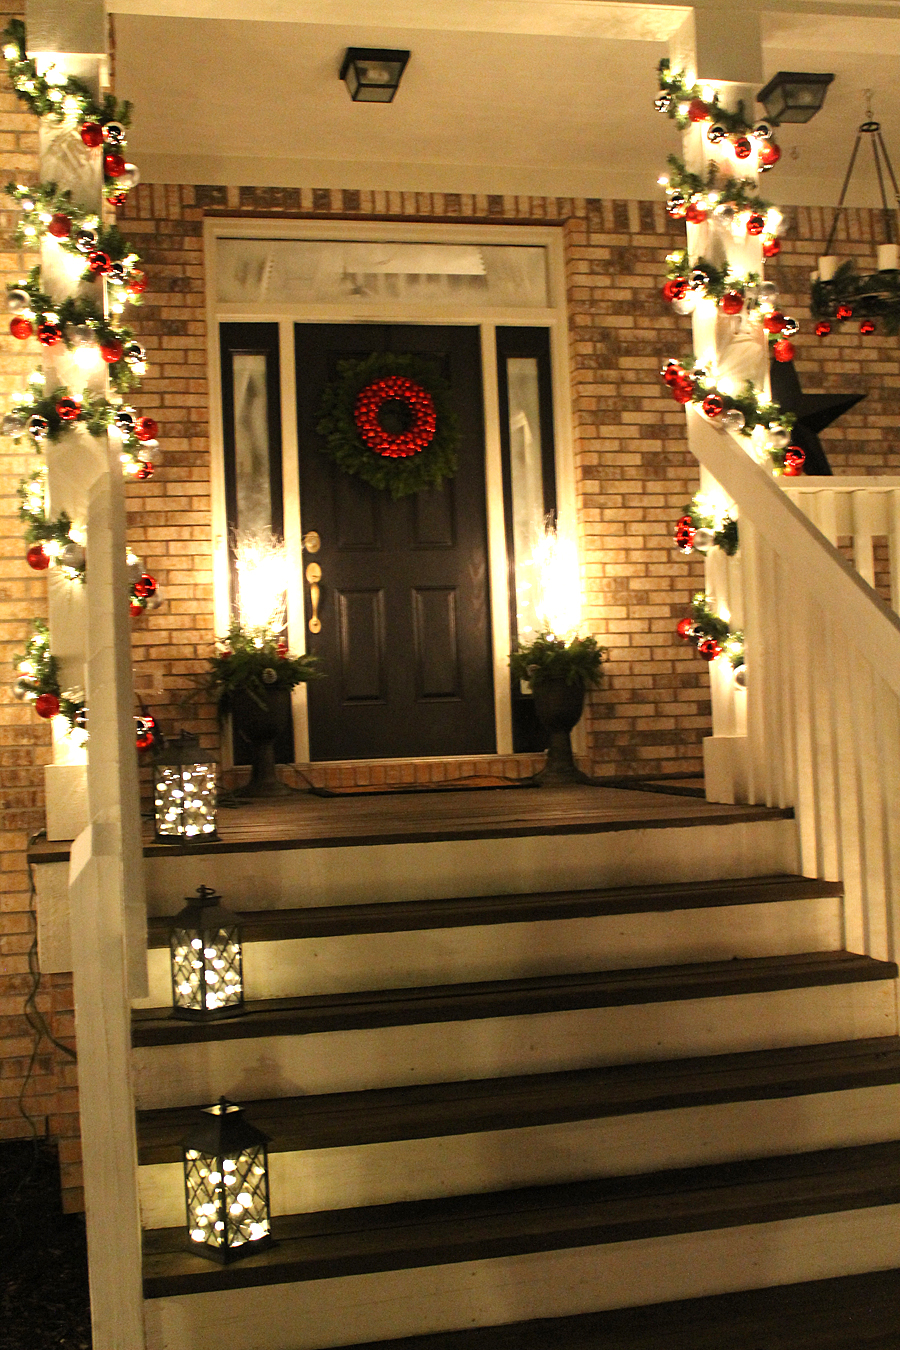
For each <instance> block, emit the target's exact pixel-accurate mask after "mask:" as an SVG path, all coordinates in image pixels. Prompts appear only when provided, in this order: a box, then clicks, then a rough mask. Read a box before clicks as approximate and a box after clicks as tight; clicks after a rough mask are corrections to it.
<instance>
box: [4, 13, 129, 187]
mask: <svg viewBox="0 0 900 1350" xmlns="http://www.w3.org/2000/svg"><path fill="white" fill-rule="evenodd" d="M2 41H3V55H4V57H5V58H6V65H7V69H8V71H9V78H10V80H11V81H12V85H13V88H14V89H15V91H16V94H17V96H18V98H19V99H21V101H22V102H23V103H25V104H26V105H27V106H28V108H29V109H30V110H31V111H32V112H33V113H34V114H35V116H37V117H48V118H50V120H51V121H53V122H56V123H57V124H60V123H62V122H64V121H66V120H67V119H72V120H73V121H76V122H78V124H79V131H80V135H81V139H82V141H83V142H84V144H85V145H86V146H88V147H89V148H90V149H96V148H98V147H100V146H105V147H106V148H105V151H104V155H103V174H104V178H105V180H106V196H107V200H108V201H110V202H111V203H112V204H113V205H114V206H121V205H122V204H123V203H124V201H125V198H126V196H127V194H128V192H129V191H130V189H131V188H133V187H134V186H135V185H136V184H137V182H138V180H139V175H138V172H137V169H136V168H135V166H134V165H133V164H127V163H126V162H125V159H124V158H123V156H122V154H121V153H120V151H121V150H122V148H123V147H124V145H125V132H126V129H127V127H128V125H129V123H130V121H131V104H130V103H119V102H117V101H116V99H115V98H114V96H113V95H112V94H106V95H105V96H104V98H103V100H102V101H101V102H100V103H98V102H96V100H95V99H94V96H93V94H92V93H91V91H90V89H89V88H88V87H87V85H86V84H84V83H83V82H82V81H81V80H79V79H76V78H75V77H74V76H72V75H70V76H67V77H66V78H65V79H63V80H61V81H59V82H57V81H55V80H53V79H49V78H48V75H39V74H38V71H37V66H36V64H35V62H34V61H33V60H32V59H31V57H29V56H28V54H27V50H26V41H25V25H24V23H23V22H22V20H21V19H12V20H11V21H10V23H9V24H8V25H7V27H6V28H5V29H4V31H3V35H2ZM52 70H53V68H52V67H51V68H50V71H49V72H48V74H52Z"/></svg>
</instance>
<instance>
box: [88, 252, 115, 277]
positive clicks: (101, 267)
mask: <svg viewBox="0 0 900 1350" xmlns="http://www.w3.org/2000/svg"><path fill="white" fill-rule="evenodd" d="M88 267H89V268H90V269H91V271H92V272H93V273H94V276H100V277H105V276H106V274H107V272H108V271H109V269H110V268H111V267H112V260H111V258H110V256H109V254H108V253H104V252H103V250H102V249H101V248H95V249H94V250H93V252H92V253H89V254H88Z"/></svg>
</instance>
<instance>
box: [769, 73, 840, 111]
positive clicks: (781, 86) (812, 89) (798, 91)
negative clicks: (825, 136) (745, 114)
mask: <svg viewBox="0 0 900 1350" xmlns="http://www.w3.org/2000/svg"><path fill="white" fill-rule="evenodd" d="M833 79H834V76H833V75H816V74H810V73H806V74H804V73H802V72H800V71H796V70H779V72H778V74H777V75H773V76H772V78H771V80H770V81H769V83H768V84H767V85H766V87H765V89H760V91H759V93H758V94H757V95H756V97H757V100H758V101H759V102H760V103H762V104H763V106H764V107H765V110H766V115H767V116H768V118H769V121H770V122H776V123H779V122H808V121H809V120H810V118H811V117H815V115H816V113H817V112H818V111H819V109H820V108H821V106H822V104H823V103H824V102H825V95H826V94H827V92H828V86H829V85H830V84H831V81H832V80H833Z"/></svg>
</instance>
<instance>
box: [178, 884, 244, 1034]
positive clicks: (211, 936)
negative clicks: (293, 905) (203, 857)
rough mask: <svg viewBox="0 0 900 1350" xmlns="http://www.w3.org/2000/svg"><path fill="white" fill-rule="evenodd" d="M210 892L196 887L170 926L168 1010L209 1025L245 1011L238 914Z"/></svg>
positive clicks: (207, 888) (219, 897)
mask: <svg viewBox="0 0 900 1350" xmlns="http://www.w3.org/2000/svg"><path fill="white" fill-rule="evenodd" d="M221 899H222V897H221V896H220V895H216V893H215V891H214V890H213V889H212V887H211V886H198V887H197V895H196V897H188V899H187V900H186V902H185V907H184V909H183V910H182V911H181V912H180V913H179V914H176V916H175V918H174V919H173V920H172V930H171V933H170V936H169V949H170V951H171V955H172V1005H173V1007H172V1010H173V1012H174V1014H175V1016H176V1017H189V1018H197V1019H198V1020H203V1021H208V1020H210V1019H211V1018H216V1017H233V1016H235V1014H237V1013H239V1012H240V1011H241V1009H242V1008H243V1006H244V982H243V972H242V970H241V940H240V938H241V930H240V925H239V923H238V917H237V915H236V914H232V912H231V910H230V909H226V908H225V906H224V905H222V904H220V903H219V902H220V901H221Z"/></svg>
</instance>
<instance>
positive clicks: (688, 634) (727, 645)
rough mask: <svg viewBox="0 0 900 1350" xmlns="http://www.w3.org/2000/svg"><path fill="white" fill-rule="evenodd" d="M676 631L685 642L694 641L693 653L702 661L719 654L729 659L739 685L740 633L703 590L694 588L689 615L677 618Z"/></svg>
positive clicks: (741, 677) (742, 673)
mask: <svg viewBox="0 0 900 1350" xmlns="http://www.w3.org/2000/svg"><path fill="white" fill-rule="evenodd" d="M676 631H677V633H678V635H679V637H681V638H683V639H684V641H685V642H692V643H693V644H694V646H695V647H696V648H697V654H698V655H699V656H701V657H702V658H703V660H704V661H715V660H717V659H718V658H719V657H720V656H721V657H724V658H725V659H726V660H727V661H729V662H730V663H731V667H732V669H733V670H734V673H735V683H736V684H738V685H739V686H741V687H743V685H744V683H745V671H746V667H745V666H744V634H743V633H742V632H739V631H735V630H732V629H731V628H730V627H729V625H728V624H727V623H726V621H725V620H724V619H723V618H721V617H720V615H718V614H717V613H716V612H715V610H714V609H713V608H712V603H711V601H710V597H709V596H708V595H707V594H706V593H705V592H704V591H698V592H697V594H696V595H695V596H694V600H693V604H692V605H691V612H690V615H689V616H688V617H686V618H684V619H681V620H680V622H679V623H678V626H677V630H676Z"/></svg>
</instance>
